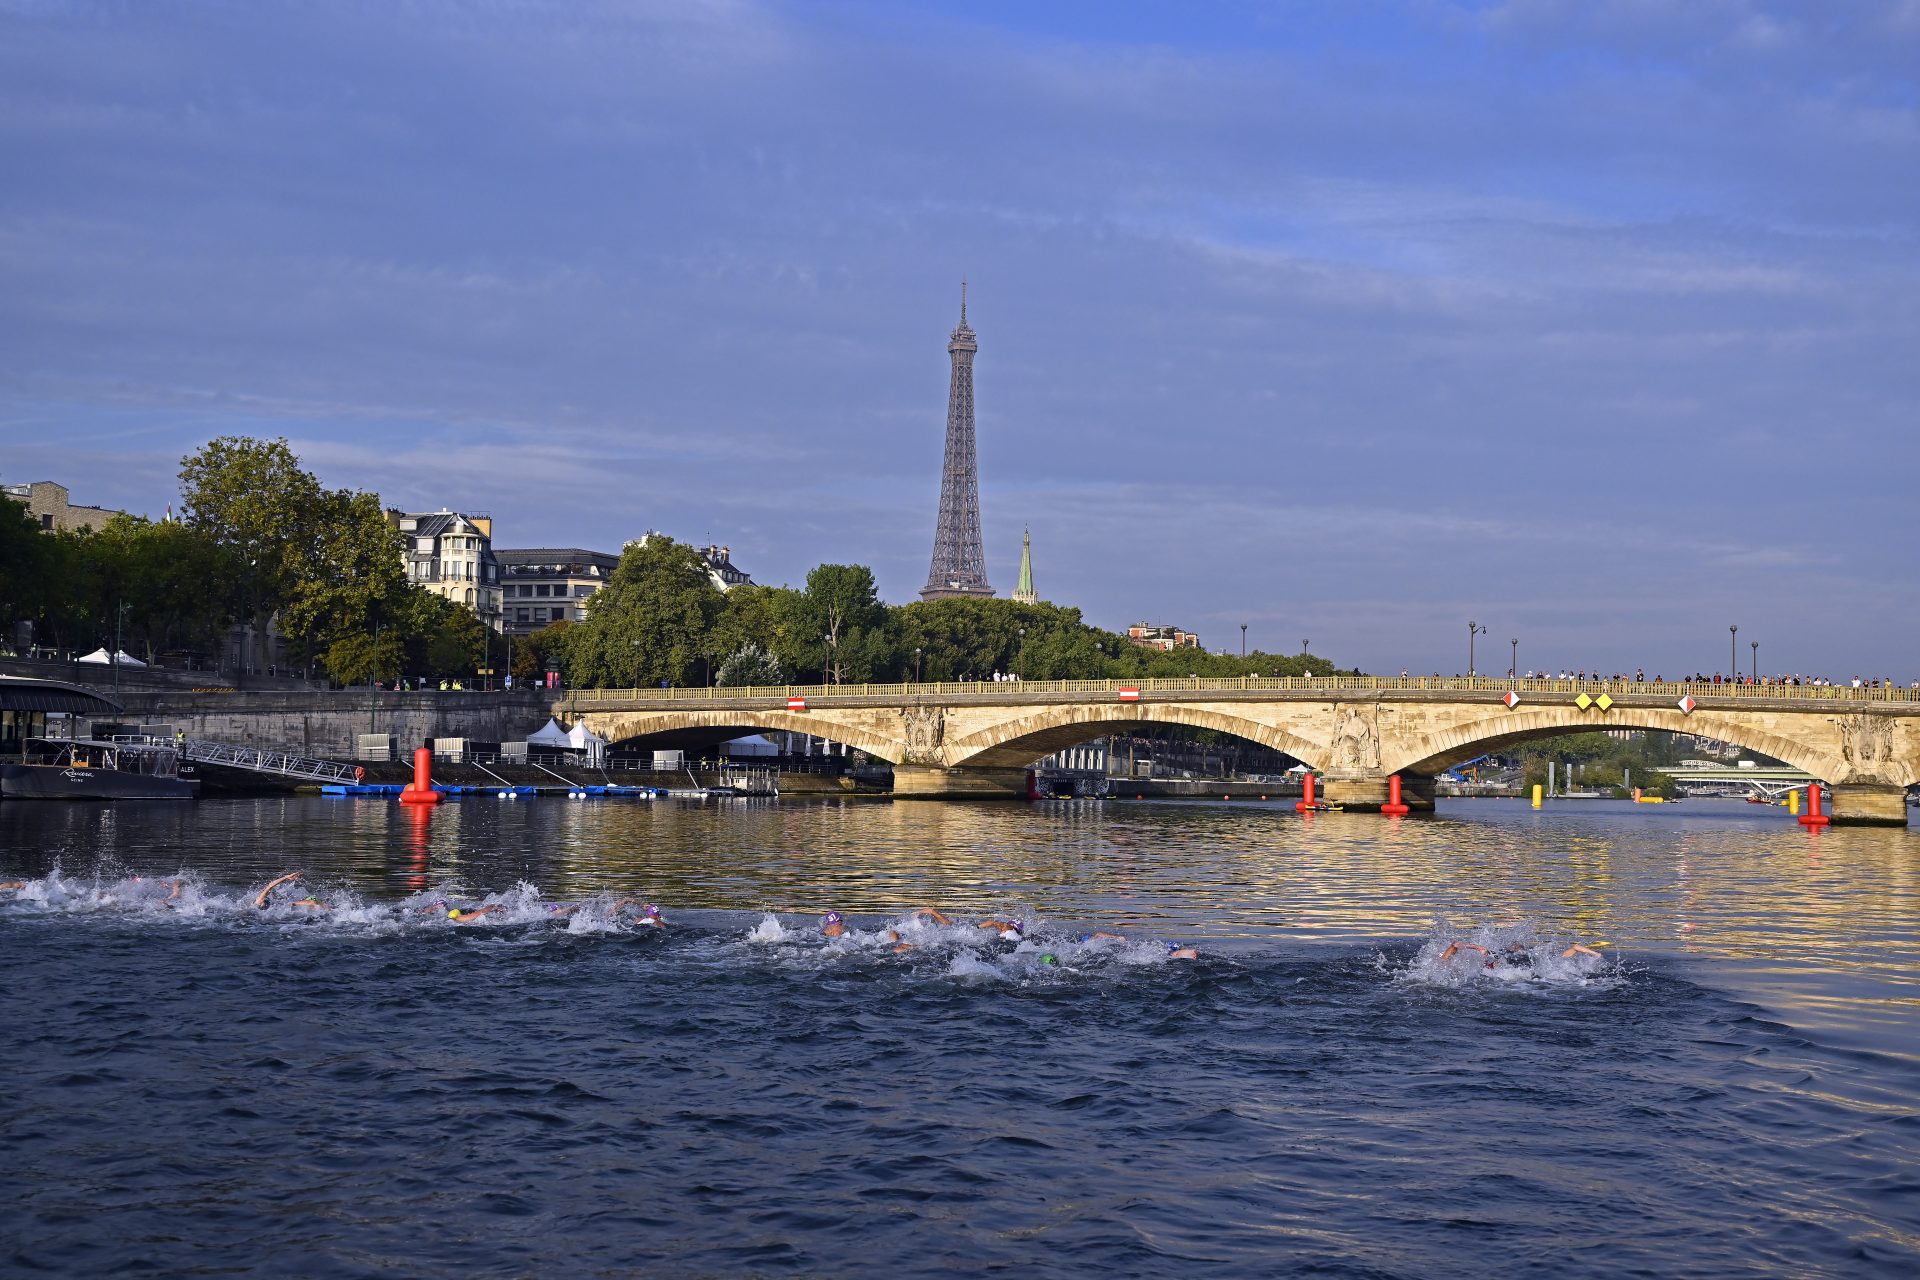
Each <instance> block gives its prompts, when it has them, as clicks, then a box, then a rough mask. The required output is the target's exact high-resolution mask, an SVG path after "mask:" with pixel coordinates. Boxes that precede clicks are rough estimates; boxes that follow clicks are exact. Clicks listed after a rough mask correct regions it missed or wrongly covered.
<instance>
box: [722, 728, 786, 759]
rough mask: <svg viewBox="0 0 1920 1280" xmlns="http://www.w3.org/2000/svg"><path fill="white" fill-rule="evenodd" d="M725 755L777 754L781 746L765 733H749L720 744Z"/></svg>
mask: <svg viewBox="0 0 1920 1280" xmlns="http://www.w3.org/2000/svg"><path fill="white" fill-rule="evenodd" d="M720 754H721V755H723V756H777V755H779V754H780V748H779V746H778V745H776V744H775V743H774V742H773V741H772V740H771V739H770V738H768V737H767V735H766V734H764V733H753V734H748V735H747V736H746V737H744V738H735V739H733V740H732V741H731V742H723V743H721V744H720Z"/></svg>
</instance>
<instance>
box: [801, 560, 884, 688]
mask: <svg viewBox="0 0 1920 1280" xmlns="http://www.w3.org/2000/svg"><path fill="white" fill-rule="evenodd" d="M799 620H800V623H801V625H802V626H803V627H804V628H806V632H805V634H804V637H803V638H802V639H801V642H800V643H799V644H798V645H796V646H795V647H796V649H797V650H798V653H797V654H796V656H797V657H798V658H799V659H800V661H801V663H802V666H803V669H805V668H806V667H817V668H819V669H820V670H822V671H824V672H825V673H826V674H827V678H828V680H829V681H831V682H832V683H835V684H838V683H840V682H841V681H843V680H856V681H861V680H872V679H874V678H876V676H878V675H880V674H882V673H883V672H884V671H886V670H887V669H888V668H890V667H892V666H893V665H894V664H893V646H892V644H891V643H890V641H889V639H888V635H887V607H886V606H885V605H884V604H881V603H880V595H879V593H878V591H876V590H875V588H874V585H873V570H871V569H869V568H867V567H866V566H865V565H862V564H823V565H816V566H814V568H813V569H812V570H811V571H810V572H809V573H808V574H807V589H806V591H805V592H803V593H802V595H801V602H800V619H799ZM810 657H811V658H815V659H816V660H815V661H813V662H807V659H808V658H810Z"/></svg>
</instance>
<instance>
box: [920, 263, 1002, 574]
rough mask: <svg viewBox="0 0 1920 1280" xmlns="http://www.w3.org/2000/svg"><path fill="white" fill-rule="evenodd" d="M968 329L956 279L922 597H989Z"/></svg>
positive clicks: (963, 292)
mask: <svg viewBox="0 0 1920 1280" xmlns="http://www.w3.org/2000/svg"><path fill="white" fill-rule="evenodd" d="M979 349H980V344H979V343H977V342H975V341H974V340H973V330H971V329H969V328H967V284H966V281H964V280H963V281H961V282H960V324H959V327H958V328H956V329H955V330H954V331H953V335H952V337H950V338H949V339H948V340H947V354H948V355H949V356H951V357H952V358H953V376H952V379H951V380H950V381H949V382H948V383H947V461H946V467H945V469H944V470H943V471H942V472H941V475H940V523H939V525H938V526H937V527H936V528H935V529H934V531H933V567H932V568H931V569H929V570H927V585H926V586H925V587H923V588H921V590H920V598H921V599H922V600H944V599H947V598H949V597H952V596H990V595H992V594H993V588H992V587H990V586H988V585H987V555H986V552H985V550H984V549H982V547H981V545H980V464H979V461H978V460H977V459H976V457H975V456H974V449H973V353H974V352H976V351H978V350H979Z"/></svg>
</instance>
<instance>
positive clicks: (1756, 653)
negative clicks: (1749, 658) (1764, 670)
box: [1747, 640, 1760, 684]
mask: <svg viewBox="0 0 1920 1280" xmlns="http://www.w3.org/2000/svg"><path fill="white" fill-rule="evenodd" d="M1747 643H1748V644H1750V645H1752V646H1753V682H1754V683H1755V684H1759V683H1760V642H1759V641H1758V640H1749V641H1747Z"/></svg>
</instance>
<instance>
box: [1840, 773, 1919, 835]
mask: <svg viewBox="0 0 1920 1280" xmlns="http://www.w3.org/2000/svg"><path fill="white" fill-rule="evenodd" d="M1830 794H1831V796H1832V799H1833V807H1832V809H1831V810H1830V811H1829V812H1831V813H1832V815H1833V825H1834V826H1836V827H1904V826H1906V825H1907V789H1906V788H1905V787H1889V786H1879V785H1874V784H1870V783H1860V782H1842V783H1839V784H1837V785H1836V786H1835V787H1834V789H1833V791H1832V792H1831V793H1830Z"/></svg>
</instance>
